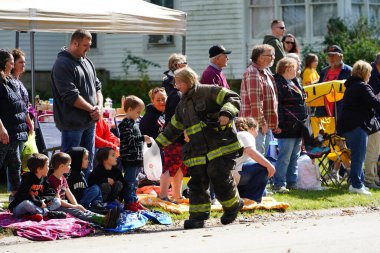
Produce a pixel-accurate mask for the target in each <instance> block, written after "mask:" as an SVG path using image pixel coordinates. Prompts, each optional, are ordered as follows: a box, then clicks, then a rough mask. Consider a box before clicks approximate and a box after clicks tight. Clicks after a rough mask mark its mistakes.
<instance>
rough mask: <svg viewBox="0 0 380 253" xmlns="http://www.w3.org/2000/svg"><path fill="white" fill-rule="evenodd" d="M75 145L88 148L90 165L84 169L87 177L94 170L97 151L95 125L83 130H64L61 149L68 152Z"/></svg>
mask: <svg viewBox="0 0 380 253" xmlns="http://www.w3.org/2000/svg"><path fill="white" fill-rule="evenodd" d="M73 147H84V148H86V149H87V150H88V167H87V169H86V170H85V171H84V174H85V176H86V179H88V175H89V174H90V172H91V171H92V163H93V160H94V152H95V125H94V126H92V127H90V128H87V129H81V130H70V131H69V130H62V138H61V150H62V152H67V151H69V150H70V148H73Z"/></svg>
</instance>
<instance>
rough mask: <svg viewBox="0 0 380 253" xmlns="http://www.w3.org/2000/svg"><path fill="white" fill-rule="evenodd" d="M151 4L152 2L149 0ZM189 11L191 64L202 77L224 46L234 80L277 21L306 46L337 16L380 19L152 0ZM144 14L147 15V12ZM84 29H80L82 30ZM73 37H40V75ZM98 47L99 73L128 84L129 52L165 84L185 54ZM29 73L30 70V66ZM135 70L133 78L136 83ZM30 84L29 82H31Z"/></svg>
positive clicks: (120, 45)
mask: <svg viewBox="0 0 380 253" xmlns="http://www.w3.org/2000/svg"><path fill="white" fill-rule="evenodd" d="M148 1H149V0H148ZM151 2H152V3H155V4H159V5H164V6H167V7H171V8H174V9H178V10H182V11H184V12H187V14H188V16H187V19H188V22H187V34H186V55H187V56H188V62H189V65H190V66H191V67H192V68H193V69H194V70H196V71H197V72H198V73H199V74H201V73H202V71H203V69H204V68H205V67H206V66H207V64H208V62H209V60H208V49H209V48H210V46H212V45H213V44H223V45H224V46H225V47H226V48H227V49H229V50H232V54H231V55H230V61H229V64H228V67H227V68H226V69H225V70H224V72H225V74H226V76H227V78H228V79H240V78H241V77H242V74H243V72H244V69H245V68H246V66H247V64H248V63H249V54H250V50H251V48H252V47H253V45H255V44H260V43H261V42H262V39H263V37H264V35H266V34H269V33H270V23H271V21H272V20H273V19H282V20H284V21H285V24H286V29H287V32H290V33H292V34H294V35H295V36H296V37H297V38H298V40H299V41H300V42H301V43H302V44H304V45H305V44H313V45H318V43H320V42H321V41H322V39H323V35H324V34H325V32H326V30H327V28H326V24H327V21H328V19H329V18H331V17H341V18H343V19H344V20H347V21H349V22H353V21H355V20H356V19H357V18H358V17H359V16H366V17H368V18H369V19H370V20H374V21H376V20H378V18H379V17H380V0H202V1H200V0H191V1H190V0H151ZM142 11H143V10H142ZM78 28H79V27H78ZM69 39H70V34H61V33H36V34H35V69H36V72H37V73H38V72H43V73H45V74H46V75H48V74H49V71H50V70H51V67H52V65H53V63H54V60H55V58H56V55H57V53H58V51H59V50H60V48H61V47H62V46H64V45H67V44H68V43H69ZM15 41H16V36H15V32H13V31H0V48H13V47H15ZM19 41H20V44H19V46H20V48H21V49H23V50H24V51H25V52H26V54H27V56H28V55H30V50H29V34H28V33H20V40H19ZM94 42H96V43H95V44H96V45H95V48H93V49H92V50H91V51H90V52H89V54H88V55H89V57H90V58H91V59H92V60H93V61H94V63H95V65H96V67H97V68H99V69H104V70H106V71H108V72H109V73H110V77H111V78H112V79H124V78H126V77H125V74H124V71H123V68H122V61H123V60H124V59H125V57H126V51H127V50H128V51H130V52H131V53H132V54H133V55H135V56H139V57H142V58H144V59H147V60H149V61H152V62H154V63H158V64H160V65H161V67H160V68H150V69H149V76H150V79H151V80H160V79H161V77H162V73H163V72H164V71H165V70H166V69H167V59H168V56H169V55H170V54H171V53H173V52H181V51H182V38H181V37H180V36H149V35H116V34H97V35H96V39H95V41H94ZM27 69H30V65H29V62H28V65H27ZM137 76H138V73H137V72H136V71H133V70H132V71H131V75H130V76H128V79H136V78H137ZM26 84H27V85H28V83H26Z"/></svg>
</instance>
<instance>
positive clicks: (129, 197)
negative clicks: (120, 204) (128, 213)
mask: <svg viewBox="0 0 380 253" xmlns="http://www.w3.org/2000/svg"><path fill="white" fill-rule="evenodd" d="M140 170H141V168H140V167H126V168H124V179H125V181H127V188H126V190H125V193H124V203H125V204H131V203H135V202H137V195H136V189H137V175H138V173H139V171H140Z"/></svg>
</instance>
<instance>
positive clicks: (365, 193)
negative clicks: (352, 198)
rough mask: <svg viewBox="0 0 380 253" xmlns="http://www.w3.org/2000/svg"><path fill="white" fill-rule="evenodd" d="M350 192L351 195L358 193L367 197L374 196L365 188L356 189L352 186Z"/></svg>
mask: <svg viewBox="0 0 380 253" xmlns="http://www.w3.org/2000/svg"><path fill="white" fill-rule="evenodd" d="M348 192H349V193H357V194H362V195H367V196H371V195H372V193H371V192H369V191H367V190H366V189H365V187H364V186H363V187H362V188H355V187H353V186H352V185H350V187H349V188H348Z"/></svg>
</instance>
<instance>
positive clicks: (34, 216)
mask: <svg viewBox="0 0 380 253" xmlns="http://www.w3.org/2000/svg"><path fill="white" fill-rule="evenodd" d="M22 218H23V219H25V220H31V221H38V222H40V221H42V220H43V218H44V217H43V216H42V214H39V213H36V214H24V215H23V216H22Z"/></svg>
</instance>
